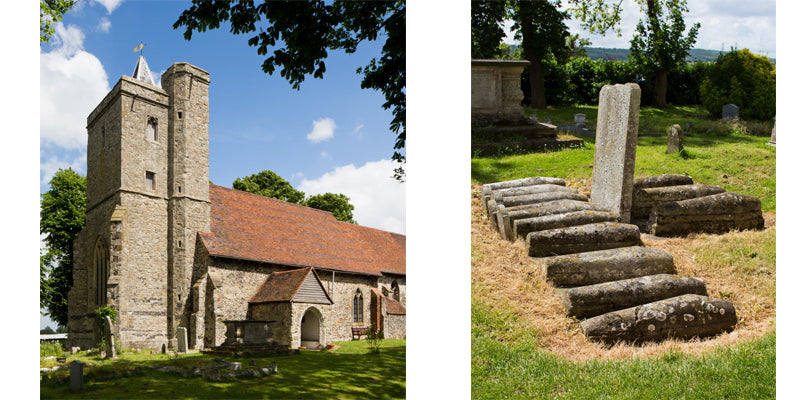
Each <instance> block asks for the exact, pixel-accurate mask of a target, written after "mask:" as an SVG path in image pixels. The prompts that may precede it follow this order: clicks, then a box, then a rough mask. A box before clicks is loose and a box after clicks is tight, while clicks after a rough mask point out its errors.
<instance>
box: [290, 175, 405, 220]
mask: <svg viewBox="0 0 812 400" xmlns="http://www.w3.org/2000/svg"><path fill="white" fill-rule="evenodd" d="M395 166H396V163H395V162H394V161H392V160H380V161H369V162H367V163H366V164H364V165H363V166H361V167H355V165H353V164H350V165H345V166H343V167H337V168H335V169H334V170H332V171H330V172H328V173H326V174H324V175H322V176H321V177H319V178H316V179H313V180H309V179H305V180H303V181H302V183H301V184H299V187H298V188H297V189H299V190H301V191H303V192H305V193H306V194H307V195H315V194H320V193H326V192H331V193H343V194H345V195H347V197H349V198H350V203H352V205H353V206H355V209H354V210H353V218H354V219H355V220H356V221H358V223H359V224H360V225H363V226H368V227H372V228H376V229H382V230H385V231H389V232H396V233H404V234H405V233H406V184H405V183H398V182H397V181H395V180H394V179H392V178H390V177H391V176H392V170H393V169H394V168H395Z"/></svg>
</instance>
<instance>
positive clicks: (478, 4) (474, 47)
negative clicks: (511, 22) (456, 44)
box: [471, 0, 507, 59]
mask: <svg viewBox="0 0 812 400" xmlns="http://www.w3.org/2000/svg"><path fill="white" fill-rule="evenodd" d="M506 6H507V1H505V0H501V1H482V0H479V1H472V2H471V58H486V59H491V58H502V57H500V56H504V53H503V52H502V46H501V44H500V43H501V41H502V38H504V37H505V36H506V35H505V31H504V30H502V27H501V26H500V23H501V22H503V21H504V19H505V16H506V14H505V13H506V11H505V7H506Z"/></svg>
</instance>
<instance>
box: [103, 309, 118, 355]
mask: <svg viewBox="0 0 812 400" xmlns="http://www.w3.org/2000/svg"><path fill="white" fill-rule="evenodd" d="M104 334H105V337H104V345H105V347H106V350H107V353H106V354H105V358H116V341H115V338H114V336H113V321H111V320H110V317H109V316H105V317H104Z"/></svg>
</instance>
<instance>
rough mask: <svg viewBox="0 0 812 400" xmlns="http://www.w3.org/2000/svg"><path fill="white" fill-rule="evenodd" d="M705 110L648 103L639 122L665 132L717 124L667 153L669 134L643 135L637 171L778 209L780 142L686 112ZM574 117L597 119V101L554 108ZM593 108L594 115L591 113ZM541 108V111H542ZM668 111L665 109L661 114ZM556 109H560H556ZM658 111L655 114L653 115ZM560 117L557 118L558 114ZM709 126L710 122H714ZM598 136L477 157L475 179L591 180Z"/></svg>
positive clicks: (698, 131)
mask: <svg viewBox="0 0 812 400" xmlns="http://www.w3.org/2000/svg"><path fill="white" fill-rule="evenodd" d="M699 111H700V110H698V109H694V108H690V107H670V108H667V109H666V110H665V111H662V110H656V109H651V110H649V109H643V110H642V111H641V114H640V125H641V126H644V124H648V125H658V126H659V125H663V126H662V127H661V128H663V129H662V130H660V131H661V132H665V130H666V129H667V126H670V124H671V123H680V124H681V125H682V126H683V127H685V125H686V122H690V121H694V122H695V124H702V123H707V124H713V125H714V126H715V128H713V129H714V131H712V132H707V131H706V130H703V129H702V128H695V129H693V131H692V132H686V133H685V134H684V147H685V151H684V152H683V153H682V154H670V155H666V154H665V150H666V146H667V145H666V140H667V138H666V137H665V136H641V137H639V138H638V143H637V157H636V160H635V176H636V177H642V176H651V175H659V174H665V173H671V174H687V175H690V176H692V177H693V178H694V181H695V182H697V183H704V184H709V185H719V186H722V187H724V188H725V190H727V191H729V192H735V193H741V194H746V195H750V196H755V197H758V198H760V199H761V201H762V204H761V206H762V210H764V211H775V208H776V202H775V183H776V178H775V177H776V174H775V171H776V169H775V154H776V152H775V147H772V146H768V145H766V144H765V143H766V142H767V141H768V140H769V139H767V138H765V137H763V136H755V135H750V134H745V133H744V132H743V131H746V129H742V128H741V127H739V125H738V124H740V123H738V122H735V121H734V122H724V123H722V122H719V121H706V120H696V119H694V118H692V117H685V116H684V115H685V114H689V115H693V114H691V112H699ZM553 112H557V113H559V114H561V116H556V118H563V115H567V118H568V120H569V119H572V115H573V112H585V113H587V119H588V120H589V119H590V118H592V121H594V118H595V115H597V107H578V108H572V107H571V108H567V109H566V110H565V111H559V110H554V111H553ZM589 112H592V113H593V114H594V115H592V116H591V117H590V114H589ZM539 114H541V113H539ZM661 114H663V115H661ZM552 115H554V116H555V115H557V114H552ZM650 115H653V116H650ZM553 122H554V123H555V122H556V120H555V119H553ZM709 129H710V128H709ZM594 152H595V139H594V138H589V137H585V138H584V148H583V149H568V150H561V151H558V152H549V153H533V154H524V155H513V156H503V157H486V158H473V159H472V160H471V181H472V183H475V184H476V183H487V182H496V181H503V180H509V179H518V178H524V177H529V176H550V177H558V178H564V179H567V180H570V181H572V185H573V186H575V187H578V186H582V185H586V186H589V185H590V182H591V177H592V163H593V157H594Z"/></svg>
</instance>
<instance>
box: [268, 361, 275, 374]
mask: <svg viewBox="0 0 812 400" xmlns="http://www.w3.org/2000/svg"><path fill="white" fill-rule="evenodd" d="M268 369H269V370H271V372H273V373H274V374H275V373H276V372H277V371H276V363H275V362H273V361H271V365H270V366H268Z"/></svg>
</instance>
